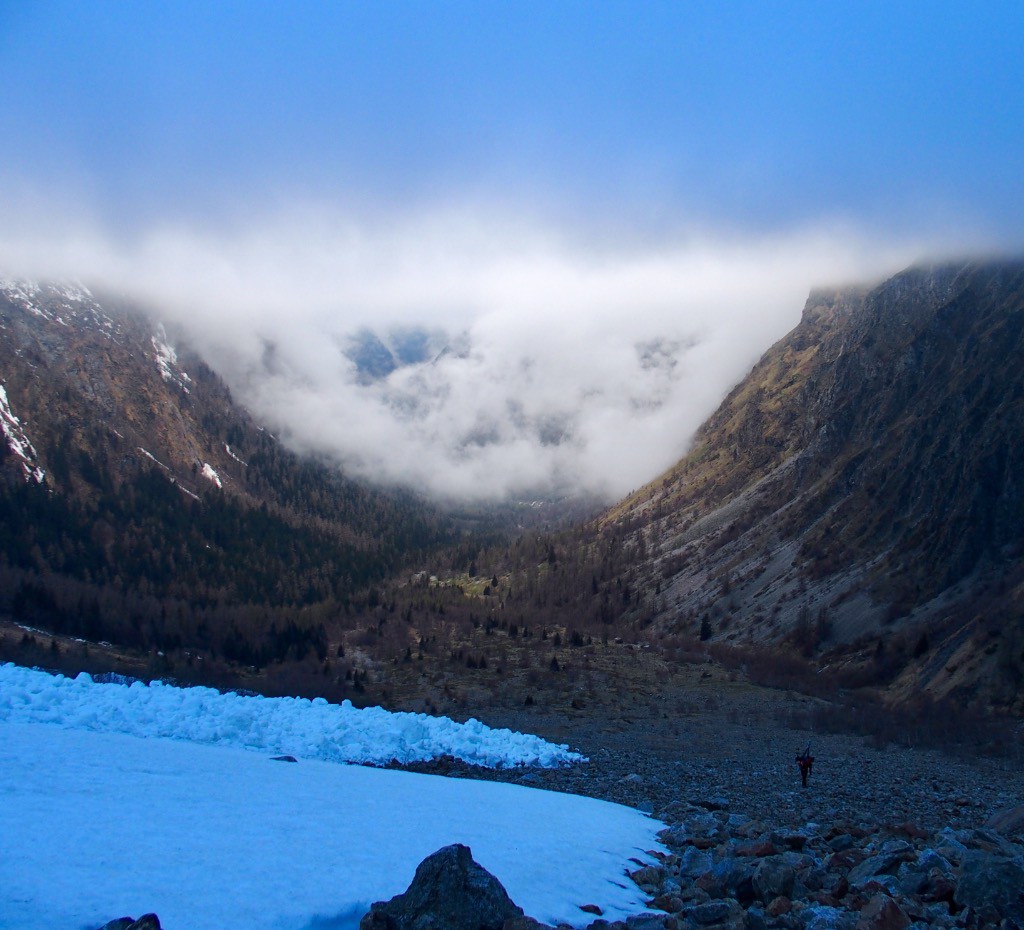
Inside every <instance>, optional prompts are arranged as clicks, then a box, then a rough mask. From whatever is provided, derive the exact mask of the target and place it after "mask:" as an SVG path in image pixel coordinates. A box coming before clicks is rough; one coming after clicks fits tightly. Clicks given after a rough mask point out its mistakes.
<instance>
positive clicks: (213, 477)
mask: <svg viewBox="0 0 1024 930" xmlns="http://www.w3.org/2000/svg"><path fill="white" fill-rule="evenodd" d="M203 477H204V478H206V479H207V480H208V481H212V482H213V483H214V484H215V485H217V487H218V488H222V487H224V485H223V484H222V483H221V480H220V475H218V474H217V472H216V471H215V470H214V467H213V466H212V465H211V464H210V463H209V462H203Z"/></svg>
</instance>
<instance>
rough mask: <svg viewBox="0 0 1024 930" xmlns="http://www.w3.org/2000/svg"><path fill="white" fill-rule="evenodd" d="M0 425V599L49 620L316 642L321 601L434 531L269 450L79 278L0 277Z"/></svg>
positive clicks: (98, 627) (246, 649)
mask: <svg viewBox="0 0 1024 930" xmlns="http://www.w3.org/2000/svg"><path fill="white" fill-rule="evenodd" d="M0 429H2V431H3V440H4V441H3V442H0V512H2V515H3V519H2V520H0V613H10V614H12V615H13V616H14V617H15V618H16V619H18V620H20V621H23V622H25V623H27V624H30V625H33V626H39V627H41V628H43V629H47V630H54V629H56V630H64V631H65V632H72V633H78V634H82V635H86V636H88V637H89V638H93V639H96V638H107V639H111V640H112V641H114V642H133V643H138V644H145V645H148V646H157V647H160V646H164V647H172V646H174V645H182V644H186V645H188V644H191V645H193V646H204V647H212V648H214V649H215V650H220V651H224V652H225V653H228V654H230V653H234V654H235V655H236V657H237V658H239V659H243V660H247V659H257V658H260V657H262V656H263V655H264V653H266V654H268V655H272V654H275V653H280V652H281V651H282V650H284V651H287V650H288V649H292V651H295V650H296V649H297V648H300V649H304V648H306V646H310V645H312V646H315V647H316V648H317V649H318V651H322V649H323V644H322V638H323V637H322V633H321V632H318V629H319V624H320V623H321V622H322V621H323V618H324V616H325V615H328V614H332V613H337V612H338V611H339V610H342V609H344V606H345V604H346V603H347V602H348V600H349V599H350V598H351V597H352V596H353V595H354V594H355V593H356V592H358V591H361V590H363V589H365V588H366V587H367V585H369V584H370V583H373V582H375V581H377V580H379V579H381V578H383V577H385V576H386V575H387V574H388V573H390V572H392V571H394V570H395V569H396V568H397V567H398V566H399V565H400V564H402V563H403V561H404V560H406V559H408V558H409V557H411V556H413V555H414V554H415V553H417V552H419V551H422V550H423V549H425V548H429V547H431V546H435V545H437V544H439V543H441V542H444V541H447V540H449V539H450V538H452V531H451V529H450V526H449V523H448V521H447V520H446V519H445V518H443V517H442V516H440V515H439V514H438V513H437V512H435V511H434V510H433V509H432V508H430V507H429V506H427V505H426V504H424V503H423V502H422V501H421V500H419V499H416V498H414V497H413V496H412V495H408V494H404V493H400V492H397V491H395V492H386V491H381V490H375V489H371V488H369V487H367V486H365V485H364V484H361V483H357V482H355V481H351V480H349V479H347V478H345V477H344V475H342V474H341V473H339V471H338V470H337V469H336V468H334V467H328V466H327V465H321V464H318V463H317V462H314V461H310V460H303V459H299V458H298V457H296V456H295V455H293V454H292V453H290V452H289V451H287V450H286V449H285V448H284V447H283V446H282V445H281V444H280V443H278V441H277V440H276V439H275V438H274V437H273V436H272V435H271V434H270V433H269V432H267V431H266V430H264V429H263V428H261V427H260V426H259V425H258V424H256V423H255V422H253V420H252V419H251V418H250V416H249V415H248V414H247V413H246V412H245V411H244V410H243V409H241V408H239V407H237V406H236V405H235V404H234V403H233V401H232V398H231V395H230V393H229V391H228V389H227V388H226V386H225V385H224V384H223V383H222V382H221V381H220V379H219V378H218V377H217V376H216V375H215V374H214V373H213V372H212V371H211V370H210V369H209V368H208V367H207V366H206V365H205V364H204V363H203V361H202V360H201V359H200V358H199V357H198V356H197V355H196V354H194V353H193V352H190V351H189V350H188V348H187V345H185V344H184V342H183V337H182V336H181V334H170V335H169V334H168V333H167V332H165V330H164V328H163V327H162V326H160V325H159V324H157V323H155V322H153V321H152V320H150V319H148V318H147V317H146V316H144V315H142V314H141V313H139V312H138V311H137V310H135V309H133V308H131V307H129V306H127V305H124V304H123V303H121V302H119V301H117V300H113V299H107V298H102V299H101V298H97V297H96V296H94V295H93V294H91V293H90V292H89V291H88V290H87V289H85V288H83V287H78V286H57V285H46V284H42V285H41V284H34V283H28V282H13V281H4V282H2V283H0ZM314 606H317V607H318V608H319V609H320V615H319V616H313V615H310V611H309V608H312V607H314ZM271 608H275V609H287V610H291V611H292V615H289V614H287V612H286V613H285V614H281V613H280V612H278V613H277V614H276V615H275V616H276V617H277V622H278V627H277V629H276V630H275V633H274V635H273V636H270V634H269V633H268V629H269V628H270V625H271V618H270V616H269V615H267V614H266V611H267V610H269V609H271ZM303 610H305V614H304V615H302V616H300V613H299V612H300V611H303ZM296 625H297V626H298V627H299V628H301V629H302V630H303V632H298V631H295V627H296ZM268 637H270V638H268ZM303 643H305V646H302V645H301V644H303Z"/></svg>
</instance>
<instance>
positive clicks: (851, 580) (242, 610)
mask: <svg viewBox="0 0 1024 930" xmlns="http://www.w3.org/2000/svg"><path fill="white" fill-rule="evenodd" d="M435 337H436V338H437V339H441V337H440V336H438V335H437V334H434V336H432V337H431V338H435ZM360 338H361V339H362V342H361V343H359V345H361V346H362V347H363V349H365V348H366V345H367V344H368V340H369V337H368V336H366V335H365V334H364V335H363V336H361V337H360ZM424 339H425V337H424ZM420 341H421V342H423V344H424V346H426V342H425V341H424V340H422V339H421V340H420ZM442 341H443V340H442ZM374 346H376V343H374ZM421 348H422V347H421ZM427 349H429V351H428V350H427ZM443 349H444V346H443V345H441V343H440V342H439V343H438V345H437V346H435V345H433V344H431V345H430V346H427V348H423V351H421V352H420V354H419V355H417V356H416V357H415V358H412V359H411V361H410V359H405V358H404V357H403V358H402V362H403V363H406V362H408V363H411V364H418V363H420V356H422V358H423V359H429V358H430V357H431V356H432V355H433V354H435V353H436V351H439V350H443ZM367 351H368V350H367ZM388 351H389V352H391V354H390V355H388V359H392V358H393V357H397V356H395V355H394V350H388ZM363 354H364V355H365V354H366V353H365V352H364V353H363ZM378 354H380V353H379V352H378ZM407 354H408V353H407ZM1022 358H1024V262H1018V261H989V262H978V263H971V262H964V263H948V264H943V265H937V266H928V267H925V266H921V267H914V268H911V269H908V270H906V271H904V272H902V273H900V274H898V275H896V276H895V277H893V278H891V279H890V280H888V281H885V282H884V283H882V284H880V285H877V286H870V287H862V288H850V289H844V290H839V291H826V290H815V291H813V292H812V293H811V296H810V297H809V299H808V301H807V304H806V306H805V308H804V312H803V317H802V319H801V321H800V323H799V325H798V326H797V327H796V328H795V329H794V330H793V331H792V332H791V333H789V334H788V335H787V336H786V337H785V338H783V339H782V340H781V341H780V342H779V343H777V344H776V345H774V346H772V347H771V348H770V349H768V351H767V352H766V353H765V354H764V356H763V357H762V358H761V359H760V361H759V362H758V363H757V364H756V365H755V366H754V368H753V369H752V370H751V372H750V373H749V374H748V375H747V376H746V377H745V378H744V379H743V380H742V381H741V382H740V383H739V384H738V385H736V387H735V388H734V389H733V390H732V392H731V393H730V394H729V396H728V397H726V398H725V400H724V401H723V402H722V404H721V406H720V407H719V409H718V410H717V411H716V412H715V413H714V414H713V415H712V416H711V418H710V419H709V420H707V422H706V423H705V424H704V425H703V426H702V427H701V429H700V431H699V432H698V434H697V436H696V437H695V439H694V440H693V444H692V448H691V450H690V452H689V453H688V454H687V455H686V456H685V458H683V459H682V461H680V462H679V463H678V464H677V465H675V466H674V467H672V468H671V469H669V470H668V471H667V472H666V473H665V474H663V475H660V476H658V477H656V478H655V479H654V480H652V481H651V483H650V484H648V485H647V486H646V487H644V488H642V489H640V490H639V491H637V492H635V493H633V494H632V495H631V496H630V497H629V498H627V499H626V500H624V501H621V502H618V503H616V504H615V505H614V506H611V507H610V508H609V509H606V510H604V511H603V512H602V513H600V514H599V515H598V516H596V517H595V518H593V519H591V520H589V521H588V522H585V523H583V524H582V525H576V526H573V527H569V528H566V527H564V526H563V527H562V528H561V529H559V528H558V527H557V526H556V525H554V524H551V525H549V526H548V527H547V528H546V529H544V528H542V527H541V528H539V527H538V526H537V525H536V521H535V522H534V525H532V526H531V527H530V528H529V529H524V528H523V520H522V519H521V517H522V514H521V513H520V512H518V511H517V509H516V508H515V507H511V506H507V507H504V508H495V509H494V510H493V511H492V512H491V513H489V514H487V513H481V512H473V513H470V512H469V511H466V510H462V511H457V510H455V509H453V508H451V507H447V508H446V507H442V506H440V505H435V504H432V503H429V502H427V501H425V500H423V499H421V498H419V497H417V496H416V495H415V494H413V493H411V492H408V491H404V490H401V489H396V488H384V487H371V486H369V485H367V484H366V483H364V482H360V481H356V480H353V479H351V478H349V477H347V476H346V475H345V474H344V472H343V470H341V469H339V468H338V467H337V466H336V465H334V464H332V463H330V462H326V461H316V460H311V459H309V458H303V457H300V456H298V455H296V454H295V453H293V452H291V451H289V450H288V449H287V448H285V447H284V446H283V445H282V443H281V442H279V441H278V440H277V439H276V438H275V437H274V435H272V426H270V425H268V428H266V429H265V428H263V426H261V425H260V424H259V423H258V422H257V421H256V420H255V419H254V418H253V416H252V415H251V414H250V413H249V412H247V411H246V410H244V409H242V408H241V407H240V406H239V405H237V404H236V403H234V402H233V400H232V397H231V393H230V391H229V390H228V388H227V386H226V385H225V384H224V383H223V381H222V380H221V379H220V378H219V377H218V375H217V374H216V373H215V372H214V371H212V370H211V369H210V368H209V367H208V366H207V365H206V364H205V363H204V361H203V359H202V358H201V357H199V356H198V355H197V354H196V352H194V351H193V350H191V349H190V348H189V337H188V333H187V332H168V331H166V330H165V329H164V327H162V326H161V325H160V324H159V323H157V322H155V321H154V320H153V319H152V318H150V317H148V316H147V315H146V314H144V313H142V312H141V311H139V310H138V309H136V308H134V307H132V306H130V305H128V304H127V303H126V302H125V301H123V300H121V299H108V298H106V297H103V296H100V295H98V294H93V293H91V292H90V291H89V290H87V289H86V288H84V287H82V286H79V285H75V286H70V285H66V284H35V283H30V282H25V281H5V282H4V283H3V284H2V285H0V384H2V387H3V392H2V393H0V417H2V423H0V425H2V428H3V431H4V437H5V441H4V442H3V444H2V446H0V475H2V480H0V510H2V513H3V517H2V521H0V617H4V618H6V620H5V622H4V623H3V626H2V627H0V632H2V633H3V638H2V639H0V658H9V659H14V660H15V661H18V662H20V663H22V664H31V663H33V662H34V663H37V664H43V665H47V666H49V667H54V668H62V669H65V670H67V669H73V668H88V669H90V670H93V671H104V670H106V671H128V672H131V673H132V674H138V675H140V676H142V677H145V676H147V675H148V676H150V677H154V676H172V677H175V678H177V679H179V680H182V681H192V682H206V683H215V684H220V685H223V686H233V687H245V688H249V689H252V690H257V691H263V692H265V693H284V692H292V693H295V692H301V693H305V694H309V695H313V694H322V695H324V696H327V697H328V698H330V699H340V698H341V697H352V698H354V699H356V700H357V701H363V702H369V701H373V702H383V703H385V704H387V705H390V706H394V707H402V708H411V709H427V710H431V711H436V710H441V711H445V712H453V713H460V712H461V713H470V712H473V713H478V712H480V709H481V708H485V707H494V708H499V707H504V708H514V707H518V708H521V707H523V706H524V705H525V706H530V705H533V704H536V703H544V702H546V703H547V704H548V705H549V706H552V707H554V706H558V707H564V708H568V709H572V710H580V709H582V708H584V707H586V706H588V705H589V706H593V705H595V704H598V705H600V704H601V703H602V702H604V701H607V700H610V699H611V696H612V695H616V694H617V695H620V696H621V695H622V694H624V693H626V692H627V691H633V692H635V691H636V690H640V691H646V692H647V693H650V690H651V689H657V688H658V687H659V682H662V683H663V682H664V681H666V680H667V678H666V676H671V675H673V674H675V673H676V672H678V671H679V670H680V669H681V668H682V667H683V666H694V667H696V668H697V669H699V670H700V674H701V675H703V676H708V675H710V676H711V678H712V679H713V680H715V681H722V682H727V681H728V680H730V679H731V680H734V681H735V680H737V679H739V680H742V681H749V682H756V683H760V684H769V685H774V686H780V685H781V686H785V687H788V688H791V689H795V690H802V691H806V692H810V693H814V694H817V695H819V697H828V699H830V700H831V699H837V696H841V695H843V694H849V693H851V692H854V691H856V692H857V693H863V694H869V693H870V694H872V695H875V696H876V697H878V696H880V699H881V700H883V701H884V702H886V703H887V704H888V705H889V706H891V707H899V706H909V705H910V704H912V703H914V702H917V701H919V700H920V699H921V698H922V696H925V697H926V698H927V699H929V700H931V701H937V702H943V701H945V702H951V703H952V704H954V705H956V706H957V707H959V708H961V709H965V708H973V709H974V710H975V711H977V712H979V713H984V714H990V713H995V714H997V715H998V714H1009V715H1010V716H1019V715H1020V714H1021V713H1022V712H1024V698H1022V697H1021V690H1020V685H1021V681H1022V679H1024V485H1022V479H1021V475H1022V474H1024V374H1022V368H1021V359H1022ZM389 364H393V362H392V363H389ZM378 368H380V366H378ZM361 370H362V369H361ZM367 370H369V369H367ZM371 374H372V376H373V377H386V375H387V369H386V368H385V369H381V370H379V371H378V370H377V368H375V369H373V371H372V373H371ZM369 376H370V375H366V377H369Z"/></svg>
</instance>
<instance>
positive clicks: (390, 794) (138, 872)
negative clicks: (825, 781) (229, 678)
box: [0, 665, 663, 930]
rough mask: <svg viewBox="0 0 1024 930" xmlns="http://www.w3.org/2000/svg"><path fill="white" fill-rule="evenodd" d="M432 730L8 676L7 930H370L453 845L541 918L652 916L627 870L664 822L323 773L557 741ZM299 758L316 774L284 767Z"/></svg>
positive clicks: (531, 794)
mask: <svg viewBox="0 0 1024 930" xmlns="http://www.w3.org/2000/svg"><path fill="white" fill-rule="evenodd" d="M204 717H208V719H204ZM419 717H420V715H413V714H395V715H389V714H387V712H385V711H381V710H379V709H376V710H374V711H372V712H367V711H355V710H354V709H353V708H351V707H348V708H345V707H340V708H339V707H334V708H332V707H331V705H327V704H326V703H318V702H315V701H314V702H311V701H298V700H290V699H289V700H286V699H267V698H259V697H242V696H239V695H219V694H218V693H217V692H214V691H210V689H179V688H172V687H169V686H157V687H147V686H145V685H143V684H141V683H137V684H133V685H131V686H124V685H117V684H98V683H95V682H93V681H92V680H91V679H90V678H89V677H88V676H79V677H78V678H77V679H74V680H69V679H66V678H61V677H59V676H56V677H55V676H50V675H47V674H46V673H43V672H38V671H34V670H28V669H20V668H17V667H15V666H9V665H8V666H0V888H2V889H3V893H2V894H0V927H3V928H5V930H35V928H38V927H40V926H54V927H66V928H68V930H89V928H92V930H94V928H97V927H99V926H101V925H102V924H103V923H105V922H106V921H108V920H110V919H112V918H113V917H118V916H122V915H126V914H130V915H132V916H135V917H138V916H140V915H141V914H142V913H144V912H147V911H155V912H156V913H157V914H159V915H160V918H161V922H162V924H163V926H164V927H165V928H166V930H341V928H349V927H351V928H355V927H357V926H358V922H359V918H360V917H361V916H362V915H363V914H364V913H366V911H367V910H368V909H369V906H370V904H371V903H372V902H373V901H376V900H386V899H388V898H390V897H392V896H393V895H395V894H398V893H399V892H402V891H404V890H405V889H406V888H407V887H408V884H409V882H410V881H411V879H412V876H413V873H414V872H415V869H416V866H417V865H418V864H419V862H421V861H422V860H423V859H424V858H425V857H426V856H427V855H429V854H430V853H432V852H434V851H436V850H437V849H439V848H441V847H442V846H445V845H448V844H450V843H456V842H458V843H464V844H466V845H468V846H470V848H471V849H472V850H473V855H474V858H475V859H476V860H477V861H478V862H479V863H480V864H481V865H483V866H484V867H485V868H487V869H488V870H489V871H491V872H492V873H493V874H494V875H496V876H497V877H498V879H499V880H500V881H501V882H502V883H503V884H504V885H505V888H506V889H507V890H508V892H509V894H510V895H511V897H512V899H513V900H514V901H515V902H516V903H517V904H519V905H520V906H521V907H523V908H524V909H525V911H526V913H527V914H528V915H530V916H532V917H536V918H537V919H539V920H541V921H544V922H546V923H551V924H555V923H559V922H565V923H569V924H572V925H574V926H584V925H586V924H588V923H589V922H590V921H591V920H592V919H593V918H592V916H591V915H589V914H586V913H585V912H582V911H580V910H579V906H580V905H582V904H597V905H598V906H600V907H601V908H602V909H604V912H605V917H606V918H607V919H609V920H615V919H621V918H623V917H625V916H628V915H629V914H632V913H637V912H639V911H642V910H643V903H644V897H643V895H642V893H641V892H640V890H639V889H638V888H637V887H636V886H635V885H634V884H633V883H632V882H631V881H630V880H629V879H628V877H627V876H626V871H627V869H631V868H634V867H635V864H634V863H633V862H630V860H631V859H636V860H640V861H647V859H648V858H649V857H648V856H647V854H646V853H647V851H648V850H652V849H656V848H658V847H659V844H658V842H657V838H656V835H657V831H658V830H659V829H661V828H662V826H663V825H662V824H660V823H658V822H657V821H654V820H651V819H650V818H648V817H646V816H644V815H642V814H640V813H639V812H637V811H634V810H631V809H629V808H626V807H622V806H620V805H616V804H610V803H607V802H604V801H596V800H593V799H591V798H583V797H578V796H575V795H568V794H560V793H555V792H547V791H540V790H536V789H530V788H524V787H521V786H517V785H508V784H502V783H496V782H488V781H476V780H470V779H451V778H441V777H438V776H429V775H417V774H413V773H408V772H400V771H389V770H382V769H373V768H366V767H361V766H353V765H339V764H337V762H336V761H328V757H329V758H330V759H331V760H333V759H335V758H340V757H342V756H345V755H351V756H365V755H373V756H375V757H376V758H378V759H390V758H395V757H399V758H401V757H403V756H406V757H415V758H424V757H425V756H424V753H425V752H426V747H427V746H428V745H433V746H435V747H440V751H442V752H447V753H450V754H453V755H454V754H456V753H455V752H453V749H454V750H457V751H460V752H468V754H469V755H471V756H476V757H481V756H484V757H487V758H491V759H493V760H495V762H494V764H505V765H508V764H514V763H513V762H511V761H510V760H512V759H516V758H519V757H520V756H522V755H523V754H524V748H523V747H524V746H530V747H532V749H531V750H530V751H534V752H536V746H535V745H534V743H532V742H530V741H535V742H536V743H543V741H540V740H538V739H537V738H536V737H527V736H525V735H524V734H513V733H509V731H494V730H489V729H488V728H487V727H485V726H484V725H483V724H480V723H479V722H477V721H470V722H469V723H468V724H463V725H461V726H460V725H459V724H455V723H454V722H452V721H447V722H445V721H441V720H435V721H434V723H433V724H430V723H428V722H425V721H423V720H420V719H418V718H419ZM388 718H397V719H390V720H389V719H388ZM433 719H434V718H427V720H428V721H429V720H433ZM352 721H358V723H355V724H353V723H352ZM321 723H326V724H327V725H329V726H332V727H333V728H334V729H333V731H332V732H333V734H334V736H333V737H319V736H318V735H317V732H316V730H317V726H318V725H319V724H321ZM261 726H263V727H266V730H267V732H266V733H261V732H260V727H261ZM345 726H354V727H355V730H354V731H353V732H351V733H348V734H345V732H344V728H345ZM115 731H116V732H115ZM339 734H340V735H339ZM153 737H164V738H153ZM166 737H172V738H166ZM374 739H376V740H379V741H380V742H379V743H378V744H376V745H373V740H374ZM332 740H335V741H336V742H332ZM389 740H393V743H392V744H389V743H388V741H389ZM474 745H476V747H477V748H476V749H474V748H473V747H474ZM544 745H550V744H544ZM480 746H487V747H488V748H486V749H480ZM500 746H504V747H505V748H506V750H507V751H506V752H505V754H504V755H503V754H502V752H501V751H499V747H500ZM253 749H256V750H258V751H252V750H253ZM305 750H309V751H308V752H307V751H305ZM285 752H287V753H290V754H292V755H296V756H300V757H301V758H302V761H300V762H299V763H298V764H292V763H286V762H277V761H273V760H272V759H270V758H269V756H270V755H272V754H277V753H285ZM409 753H414V754H415V755H414V756H407V754H409ZM567 756H568V757H572V756H573V754H571V753H570V754H567V753H566V750H565V749H564V747H552V751H551V754H550V756H548V757H549V758H552V759H555V760H557V762H556V763H555V764H558V762H565V761H567V760H568V759H567ZM575 758H577V759H578V758H579V757H578V756H576V757H575Z"/></svg>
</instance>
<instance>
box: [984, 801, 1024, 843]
mask: <svg viewBox="0 0 1024 930" xmlns="http://www.w3.org/2000/svg"><path fill="white" fill-rule="evenodd" d="M985 826H986V828H987V829H989V830H995V831H996V832H998V833H1002V834H1003V835H1004V836H1013V835H1015V834H1024V804H1017V805H1015V806H1014V807H1005V808H1003V809H1002V810H1001V811H996V813H994V814H993V815H992V816H991V817H989V819H988V820H987V821H985Z"/></svg>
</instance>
